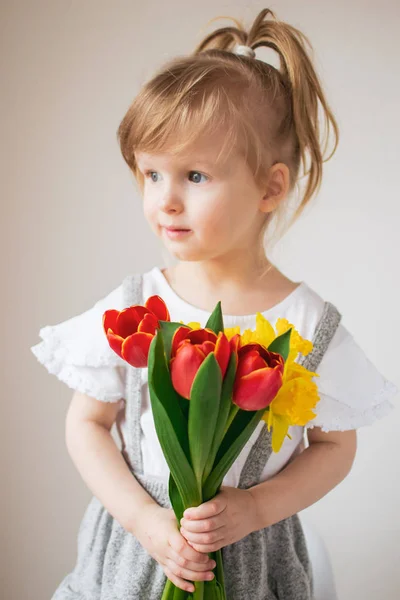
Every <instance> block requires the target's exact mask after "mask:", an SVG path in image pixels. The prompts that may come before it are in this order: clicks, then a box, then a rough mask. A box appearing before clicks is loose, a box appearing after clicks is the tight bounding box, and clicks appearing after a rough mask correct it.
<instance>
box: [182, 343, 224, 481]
mask: <svg viewBox="0 0 400 600" xmlns="http://www.w3.org/2000/svg"><path fill="white" fill-rule="evenodd" d="M221 386H222V373H221V369H220V366H219V364H218V362H217V359H216V358H215V354H214V353H213V352H210V354H209V355H208V356H207V357H206V358H205V359H204V361H203V362H202V364H201V365H200V367H199V370H198V371H197V373H196V377H195V378H194V380H193V384H192V387H191V390H190V401H189V421H188V431H189V447H190V457H191V464H192V467H193V471H194V474H195V476H196V480H197V483H198V486H199V492H200V493H201V487H202V478H203V472H204V467H205V465H206V462H207V458H208V456H209V454H210V451H211V444H212V440H213V437H214V431H215V427H216V423H217V418H218V412H219V404H220V398H221Z"/></svg>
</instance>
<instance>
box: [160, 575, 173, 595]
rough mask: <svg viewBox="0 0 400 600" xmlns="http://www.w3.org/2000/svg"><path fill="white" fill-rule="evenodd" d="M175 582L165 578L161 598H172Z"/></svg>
mask: <svg viewBox="0 0 400 600" xmlns="http://www.w3.org/2000/svg"><path fill="white" fill-rule="evenodd" d="M174 588H175V584H174V583H172V581H171V580H170V579H167V581H166V583H165V586H164V591H163V595H162V596H161V600H172V598H173V597H174Z"/></svg>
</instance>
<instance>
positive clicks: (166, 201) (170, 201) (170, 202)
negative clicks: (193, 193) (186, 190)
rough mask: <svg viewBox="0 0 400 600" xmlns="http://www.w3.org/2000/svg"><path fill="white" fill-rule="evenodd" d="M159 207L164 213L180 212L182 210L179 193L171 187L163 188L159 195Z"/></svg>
mask: <svg viewBox="0 0 400 600" xmlns="http://www.w3.org/2000/svg"><path fill="white" fill-rule="evenodd" d="M159 207H160V210H162V211H163V212H165V213H180V212H182V210H183V202H182V199H181V198H180V196H179V194H178V193H177V192H176V191H174V190H173V189H172V188H169V189H166V190H164V193H163V194H162V196H161V197H160V200H159Z"/></svg>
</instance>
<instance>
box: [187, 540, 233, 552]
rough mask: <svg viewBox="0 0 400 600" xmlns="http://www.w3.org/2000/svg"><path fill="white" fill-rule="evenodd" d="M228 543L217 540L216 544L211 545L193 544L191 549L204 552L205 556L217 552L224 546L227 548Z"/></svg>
mask: <svg viewBox="0 0 400 600" xmlns="http://www.w3.org/2000/svg"><path fill="white" fill-rule="evenodd" d="M227 545H228V542H226V541H224V540H219V541H218V542H214V543H213V544H195V543H193V548H196V550H198V551H199V552H204V553H205V554H210V552H217V551H218V550H220V549H221V548H223V547H224V546H227Z"/></svg>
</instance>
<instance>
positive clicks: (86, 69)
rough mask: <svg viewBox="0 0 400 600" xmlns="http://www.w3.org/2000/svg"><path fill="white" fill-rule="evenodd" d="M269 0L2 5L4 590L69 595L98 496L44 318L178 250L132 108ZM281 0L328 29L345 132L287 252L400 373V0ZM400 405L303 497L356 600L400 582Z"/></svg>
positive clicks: (301, 19) (332, 95)
mask: <svg viewBox="0 0 400 600" xmlns="http://www.w3.org/2000/svg"><path fill="white" fill-rule="evenodd" d="M264 6H268V4H267V5H264V4H262V3H259V2H248V3H246V4H244V3H243V4H242V3H240V2H215V0H203V1H202V2H201V3H199V2H184V1H179V0H175V1H173V2H167V3H165V4H164V5H162V4H161V3H159V2H155V1H154V0H148V1H146V2H143V3H142V2H134V1H130V2H128V1H125V2H122V1H115V2H105V1H99V0H96V1H94V0H90V1H89V0H81V1H77V0H75V1H72V0H68V1H67V0H64V1H56V2H55V1H47V2H44V1H36V2H28V1H25V2H22V1H19V2H18V1H14V2H11V1H8V2H7V1H5V0H3V2H2V5H1V35H0V39H1V52H0V57H1V58H0V60H1V68H2V86H1V87H2V103H1V104H2V111H1V119H2V124H1V125H2V126H1V140H2V142H3V144H2V157H1V161H0V165H1V183H2V188H3V189H2V194H1V213H2V215H1V216H2V218H1V236H0V244H1V255H2V261H1V280H2V283H3V286H2V294H1V302H2V304H3V306H2V314H3V336H2V337H3V344H2V346H3V353H2V361H1V365H2V377H3V383H2V389H3V398H2V403H1V408H2V420H1V422H2V425H3V426H2V428H1V431H2V435H1V437H0V443H1V451H2V453H1V457H2V460H1V466H2V474H1V475H2V476H1V489H2V492H1V501H2V507H1V508H2V510H1V517H0V518H1V533H2V536H1V537H2V549H1V554H2V561H1V567H0V568H1V570H2V572H1V583H0V589H1V592H0V596H1V598H4V600H28V599H29V600H47V599H48V598H50V596H51V594H52V593H53V591H54V589H55V588H56V586H57V585H58V584H59V582H60V581H61V579H62V578H63V577H64V576H65V574H66V573H67V572H69V571H70V570H71V569H72V567H73V564H74V561H75V552H76V536H77V530H78V526H79V523H80V520H81V518H82V515H83V512H84V510H85V508H86V505H87V503H88V501H89V500H90V497H91V494H90V492H89V490H88V489H87V488H86V487H85V485H84V483H83V482H82V480H81V479H80V476H79V475H78V472H77V471H76V469H75V468H74V466H73V464H72V462H71V459H70V458H69V456H68V454H67V451H66V447H65V440H64V422H65V414H66V411H67V407H68V403H69V400H70V397H71V394H72V391H71V390H70V389H68V388H67V387H66V386H65V385H64V384H61V383H60V382H59V381H58V380H57V379H56V378H55V377H54V376H50V375H48V373H47V372H46V370H45V369H44V367H42V366H40V365H39V364H38V363H37V361H36V359H35V357H34V356H33V354H32V353H31V352H30V349H29V348H30V346H32V345H33V344H35V343H37V342H38V341H39V338H38V330H39V327H42V326H44V325H48V324H55V323H58V322H60V321H62V320H65V319H67V318H68V317H70V316H72V315H74V314H78V313H80V312H83V310H85V309H87V308H89V307H90V306H92V305H93V304H94V302H95V301H96V300H97V299H98V298H100V297H103V296H105V295H106V294H107V293H108V292H109V291H110V290H111V289H113V288H114V287H116V286H117V285H118V284H119V283H120V281H121V280H122V278H123V277H124V276H125V275H126V274H128V273H132V272H134V271H136V270H145V269H148V268H150V267H151V266H153V265H154V264H157V263H159V264H161V262H162V258H161V253H160V247H159V245H158V243H157V240H155V239H154V238H153V236H152V233H151V232H150V229H149V228H148V227H147V224H146V223H145V221H144V218H143V216H142V212H141V203H140V198H139V196H138V193H137V190H136V188H135V186H134V183H133V181H132V177H131V176H130V174H129V172H128V169H127V167H126V165H125V163H124V162H123V159H122V157H121V155H120V153H119V149H118V145H117V143H116V130H117V127H118V124H119V121H120V119H121V118H122V116H123V114H124V112H125V110H126V109H127V108H128V105H129V103H130V101H131V100H132V98H133V97H134V95H135V93H136V92H137V90H138V88H139V86H140V85H141V83H142V82H143V81H144V80H145V79H146V78H147V77H150V76H151V74H152V72H153V71H154V69H155V68H157V67H158V66H159V64H161V62H163V61H164V59H167V58H169V57H171V56H173V55H174V54H180V53H182V54H184V53H186V52H189V51H191V50H192V48H193V47H194V45H195V44H197V42H198V41H199V40H200V38H201V37H202V35H203V32H202V31H201V29H202V28H204V31H206V29H205V28H206V24H207V21H208V20H209V19H211V18H213V17H215V16H217V15H232V16H235V17H238V18H243V19H244V21H245V23H247V24H250V22H251V20H252V19H253V18H254V17H255V16H256V14H257V13H258V12H259V10H261V9H262V8H263V7H264ZM269 6H270V7H271V8H272V9H274V10H275V11H276V12H277V15H278V17H280V18H282V19H285V20H288V21H290V22H291V23H292V24H293V25H295V26H297V27H300V28H301V29H302V30H303V31H304V33H306V34H307V35H308V36H309V37H310V39H311V41H312V43H313V45H314V48H315V55H316V63H317V68H318V69H319V73H320V75H321V77H322V79H323V82H324V85H325V89H326V92H327V95H328V98H329V101H330V103H331V105H332V108H333V110H334V111H335V114H336V116H337V118H338V121H339V126H340V128H341V142H340V146H339V150H338V152H337V154H336V156H335V157H334V159H332V161H330V162H329V163H327V165H326V169H325V177H324V183H323V187H322V189H321V192H320V194H319V197H318V199H317V201H316V202H314V203H313V207H310V209H309V210H307V212H306V214H305V215H304V216H303V217H302V219H301V220H300V221H299V222H298V223H297V224H296V225H295V227H294V228H293V229H292V230H291V231H290V232H289V234H287V235H286V237H285V238H284V239H283V241H282V242H281V243H280V244H279V246H278V247H277V249H276V252H275V253H274V255H273V256H272V258H273V259H274V260H275V261H276V262H277V264H278V265H279V266H280V268H282V269H283V270H284V271H285V272H286V273H287V274H288V275H289V276H290V277H292V278H293V279H295V280H297V281H298V280H305V281H306V282H307V283H308V284H309V285H311V286H312V287H314V288H315V289H316V290H317V291H318V292H319V293H320V294H321V295H322V296H323V297H325V298H326V299H329V300H330V301H331V302H333V303H335V304H336V305H337V306H338V307H339V309H340V310H341V312H342V314H343V319H344V320H343V322H344V324H345V325H346V326H347V327H348V328H349V329H350V331H351V332H352V333H353V335H354V336H355V338H356V339H357V340H358V342H359V343H360V345H361V346H362V347H363V348H364V349H365V351H366V353H367V354H368V356H369V357H370V358H371V360H372V361H373V362H374V363H375V364H376V365H377V366H378V367H379V368H380V369H381V371H382V372H383V373H384V374H385V375H386V376H387V377H388V378H390V379H392V380H393V381H394V382H396V383H397V384H399V383H400V376H399V370H398V358H397V355H396V354H397V339H398V331H399V326H400V323H399V311H398V307H399V306H400V290H399V283H398V274H399V270H398V257H399V235H398V222H399V217H400V213H399V204H398V197H399V194H398V172H399V151H398V132H399V126H400V122H399V111H398V107H399V80H398V57H399V37H398V28H399V13H400V8H399V6H400V5H399V4H398V3H397V2H395V1H394V0H392V1H390V0H381V2H379V3H377V2H372V1H364V2H362V1H360V0H352V2H348V1H347V2H344V1H343V0H340V1H337V2H335V3H333V2H328V1H327V0H322V1H319V2H311V1H309V2H297V1H295V0H287V1H281V2H274V3H272V4H270V5H269ZM226 24H229V22H227V21H224V20H221V21H220V22H219V23H214V24H212V25H210V26H209V27H208V29H207V31H211V30H213V29H214V28H215V27H217V26H222V25H226ZM399 415H400V412H399V411H396V412H395V413H394V414H393V417H392V418H390V419H386V420H382V421H379V422H377V423H376V424H375V425H374V427H373V428H371V427H365V428H363V429H362V430H360V431H359V435H358V439H359V450H358V455H357V458H356V461H355V464H354V467H353V469H352V472H351V474H350V475H349V476H348V477H347V478H346V479H345V481H344V482H343V483H342V484H341V485H339V486H338V487H337V488H336V489H334V490H333V491H332V492H330V493H329V494H328V495H327V496H325V497H324V498H323V499H322V500H321V501H320V502H319V503H317V504H316V505H313V506H312V507H310V508H308V509H307V510H306V511H304V514H305V515H306V516H307V518H308V519H309V520H310V521H311V522H312V523H313V524H314V525H315V527H316V528H317V529H318V531H319V532H320V533H321V535H322V536H323V538H324V539H325V541H326V544H327V545H328V548H329V550H330V552H331V556H332V562H333V566H334V570H335V574H336V578H337V586H338V592H339V597H340V599H341V600H357V599H362V598H368V599H369V600H375V599H376V600H378V599H379V600H382V599H384V600H395V598H398V597H399V594H400V571H399V568H398V564H399V559H400V552H399V539H400V531H399V523H400V519H399V506H400V486H399V479H398V470H399V460H398V455H399V450H398V431H399V427H400V416H399Z"/></svg>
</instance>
